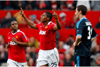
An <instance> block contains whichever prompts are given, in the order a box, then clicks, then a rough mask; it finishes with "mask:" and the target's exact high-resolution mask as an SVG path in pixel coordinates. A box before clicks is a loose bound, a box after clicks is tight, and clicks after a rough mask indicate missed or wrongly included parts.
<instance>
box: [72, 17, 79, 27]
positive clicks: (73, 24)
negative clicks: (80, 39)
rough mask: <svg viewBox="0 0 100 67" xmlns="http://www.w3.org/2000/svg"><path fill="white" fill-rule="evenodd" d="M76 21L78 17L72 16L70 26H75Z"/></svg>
mask: <svg viewBox="0 0 100 67" xmlns="http://www.w3.org/2000/svg"><path fill="white" fill-rule="evenodd" d="M77 22H78V19H77V18H76V16H75V15H74V16H73V20H72V22H71V28H76V23H77Z"/></svg>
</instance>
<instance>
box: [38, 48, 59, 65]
mask: <svg viewBox="0 0 100 67" xmlns="http://www.w3.org/2000/svg"><path fill="white" fill-rule="evenodd" d="M58 63H59V54H58V50H57V49H56V48H54V49H51V50H39V54H38V59H37V67H40V66H41V65H45V64H48V66H49V67H58Z"/></svg>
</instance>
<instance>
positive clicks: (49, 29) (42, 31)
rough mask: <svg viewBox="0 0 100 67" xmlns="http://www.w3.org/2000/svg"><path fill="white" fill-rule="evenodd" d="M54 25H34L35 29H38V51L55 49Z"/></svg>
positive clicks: (50, 23) (51, 23)
mask: <svg viewBox="0 0 100 67" xmlns="http://www.w3.org/2000/svg"><path fill="white" fill-rule="evenodd" d="M55 25H56V24H55V23H53V22H49V23H48V24H47V25H46V26H43V23H42V22H41V23H40V24H36V27H37V28H38V29H39V37H40V49H42V50H50V49H53V48H55V47H56V40H55V36H56V31H55V30H54V26H55Z"/></svg>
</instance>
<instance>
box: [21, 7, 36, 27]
mask: <svg viewBox="0 0 100 67" xmlns="http://www.w3.org/2000/svg"><path fill="white" fill-rule="evenodd" d="M20 14H21V15H22V17H23V18H24V20H25V21H26V23H27V24H28V25H29V26H30V27H31V28H34V29H37V28H36V24H34V23H33V22H32V21H30V20H29V19H27V17H26V16H25V14H24V11H23V9H22V8H21V7H20Z"/></svg>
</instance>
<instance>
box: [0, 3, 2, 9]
mask: <svg viewBox="0 0 100 67" xmlns="http://www.w3.org/2000/svg"><path fill="white" fill-rule="evenodd" d="M0 9H2V1H0Z"/></svg>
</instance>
